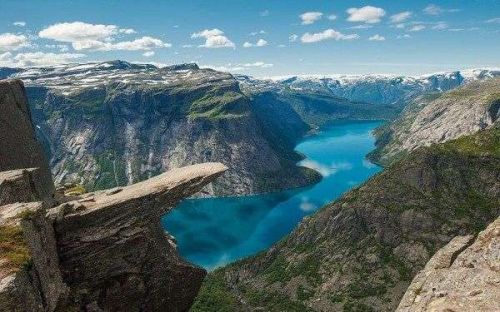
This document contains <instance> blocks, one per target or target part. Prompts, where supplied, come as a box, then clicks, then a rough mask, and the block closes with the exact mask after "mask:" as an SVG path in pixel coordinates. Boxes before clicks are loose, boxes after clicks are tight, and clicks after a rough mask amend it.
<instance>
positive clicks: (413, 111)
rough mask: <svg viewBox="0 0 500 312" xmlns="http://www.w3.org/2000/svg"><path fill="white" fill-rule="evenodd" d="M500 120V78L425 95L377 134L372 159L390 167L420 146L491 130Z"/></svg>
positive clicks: (378, 130)
mask: <svg viewBox="0 0 500 312" xmlns="http://www.w3.org/2000/svg"><path fill="white" fill-rule="evenodd" d="M499 117H500V78H491V79H486V80H483V81H476V82H471V83H469V84H467V85H464V86H462V87H460V88H458V89H456V90H453V91H449V92H445V93H442V94H431V95H424V96H421V97H419V98H417V99H416V100H414V101H413V102H412V103H410V104H409V105H408V106H407V107H406V108H405V110H404V111H403V113H402V115H401V116H400V117H399V118H397V119H396V120H394V121H392V122H391V123H389V124H388V125H384V126H382V127H381V128H380V129H377V130H376V131H375V133H376V136H377V139H378V140H377V150H376V151H375V152H372V153H371V157H370V158H372V159H374V160H375V161H377V162H379V163H382V164H384V165H386V164H389V163H391V162H392V161H394V160H395V159H398V158H400V157H402V156H404V155H406V154H408V153H411V152H412V151H413V150H415V149H416V148H418V147H420V146H428V145H431V144H435V143H442V142H446V141H449V140H453V139H456V138H458V137H460V136H464V135H468V134H472V133H475V132H477V131H479V130H481V129H488V128H491V127H493V126H494V125H495V124H498V120H499Z"/></svg>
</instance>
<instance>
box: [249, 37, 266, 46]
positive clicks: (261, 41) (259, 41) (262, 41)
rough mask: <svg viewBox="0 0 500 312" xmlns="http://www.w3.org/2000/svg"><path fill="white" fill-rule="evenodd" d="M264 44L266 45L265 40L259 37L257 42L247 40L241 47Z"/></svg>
mask: <svg viewBox="0 0 500 312" xmlns="http://www.w3.org/2000/svg"><path fill="white" fill-rule="evenodd" d="M266 45H267V41H266V40H264V39H262V38H261V39H259V40H257V42H256V43H255V44H254V43H250V42H248V41H247V42H245V43H244V44H243V47H244V48H252V47H264V46H266Z"/></svg>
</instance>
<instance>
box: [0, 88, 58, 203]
mask: <svg viewBox="0 0 500 312" xmlns="http://www.w3.org/2000/svg"><path fill="white" fill-rule="evenodd" d="M0 111H1V112H2V113H1V114H0V142H1V148H0V171H7V170H13V169H22V168H34V167H36V168H39V170H38V171H37V174H38V175H40V181H41V183H40V185H38V187H37V189H38V193H39V195H40V197H41V198H43V199H45V200H50V199H51V198H52V197H53V195H54V187H53V182H52V175H51V173H50V169H49V166H48V162H47V159H46V157H45V154H44V152H43V150H42V147H41V146H40V144H39V143H38V142H37V140H36V136H35V132H34V131H33V127H32V125H31V112H30V109H29V107H28V104H27V101H26V94H25V90H24V86H23V84H22V83H20V82H19V81H15V80H7V81H5V82H2V83H1V84H0Z"/></svg>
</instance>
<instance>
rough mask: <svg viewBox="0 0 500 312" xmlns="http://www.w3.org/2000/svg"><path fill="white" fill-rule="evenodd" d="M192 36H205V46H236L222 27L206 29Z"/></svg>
mask: <svg viewBox="0 0 500 312" xmlns="http://www.w3.org/2000/svg"><path fill="white" fill-rule="evenodd" d="M191 38H205V43H204V44H202V45H200V47H203V48H235V45H234V43H233V42H232V41H231V40H229V38H228V37H226V36H225V35H224V32H223V31H222V30H220V29H217V28H214V29H205V30H202V31H200V32H197V33H194V34H192V35H191Z"/></svg>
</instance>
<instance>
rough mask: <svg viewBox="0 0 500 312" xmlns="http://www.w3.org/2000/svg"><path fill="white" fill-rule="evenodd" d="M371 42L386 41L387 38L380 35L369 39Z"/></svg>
mask: <svg viewBox="0 0 500 312" xmlns="http://www.w3.org/2000/svg"><path fill="white" fill-rule="evenodd" d="M368 40H370V41H385V37H384V36H381V35H379V34H376V35H373V36H371V37H370V38H368Z"/></svg>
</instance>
